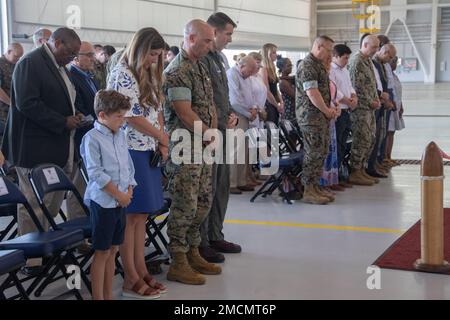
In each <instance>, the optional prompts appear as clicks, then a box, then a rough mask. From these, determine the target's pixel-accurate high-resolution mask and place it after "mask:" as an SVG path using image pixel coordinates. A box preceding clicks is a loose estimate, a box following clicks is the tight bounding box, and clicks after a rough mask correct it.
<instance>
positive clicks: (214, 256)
mask: <svg viewBox="0 0 450 320" xmlns="http://www.w3.org/2000/svg"><path fill="white" fill-rule="evenodd" d="M198 251H199V252H200V255H201V256H202V258H203V259H205V260H206V261H208V262H209V263H223V262H224V261H225V256H224V255H223V254H221V253H219V252H217V251H216V250H214V249H213V248H211V247H210V246H205V247H199V248H198Z"/></svg>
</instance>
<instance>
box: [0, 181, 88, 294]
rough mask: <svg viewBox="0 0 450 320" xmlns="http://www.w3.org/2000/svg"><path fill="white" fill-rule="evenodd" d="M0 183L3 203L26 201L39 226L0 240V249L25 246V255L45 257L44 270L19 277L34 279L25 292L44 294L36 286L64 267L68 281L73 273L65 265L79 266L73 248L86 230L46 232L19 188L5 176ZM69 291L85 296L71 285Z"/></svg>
mask: <svg viewBox="0 0 450 320" xmlns="http://www.w3.org/2000/svg"><path fill="white" fill-rule="evenodd" d="M0 185H1V190H2V191H3V192H2V194H1V195H0V205H12V204H15V205H18V204H21V205H23V206H24V207H25V209H26V211H27V212H28V214H29V215H30V217H31V219H32V220H33V222H34V224H35V225H36V228H37V229H38V231H37V232H32V233H28V234H26V235H23V236H20V237H17V238H14V239H11V240H7V241H3V242H0V250H22V251H23V253H24V257H25V259H34V258H41V259H42V261H43V270H42V271H41V272H40V273H39V274H38V275H37V276H31V277H26V278H24V279H21V280H20V282H21V283H25V282H27V281H29V280H32V283H31V284H30V286H29V287H28V288H27V289H26V294H27V295H28V296H29V295H31V294H32V293H33V292H34V294H35V296H37V297H38V296H40V295H41V294H42V290H43V288H42V290H41V288H39V290H36V292H35V289H36V288H37V286H38V285H39V284H40V283H41V282H42V281H43V283H51V282H53V281H54V277H55V275H56V273H57V272H58V271H61V272H62V274H63V276H64V278H65V279H66V281H68V280H69V278H70V276H69V275H68V273H67V270H66V266H65V265H66V264H70V265H74V266H78V267H79V264H78V261H77V260H76V258H75V256H74V254H73V251H74V250H75V248H76V247H77V246H78V245H80V244H81V243H82V242H83V238H84V237H83V231H82V230H79V229H77V230H52V231H49V232H45V231H44V228H43V227H42V225H41V223H40V221H39V219H38V217H37V216H36V214H35V212H34V211H33V209H32V208H31V206H30V204H29V203H28V201H27V199H26V198H25V196H24V195H23V194H22V192H21V191H20V190H19V188H18V187H17V186H16V185H15V184H14V183H13V182H11V181H10V180H9V179H8V178H6V177H0ZM52 269H53V270H52ZM55 270H56V271H55ZM81 276H82V275H81ZM82 278H83V276H82ZM83 280H84V279H83ZM4 289H8V287H7V286H6V287H4ZM68 293H72V294H74V295H75V297H76V298H77V299H78V300H83V298H82V296H81V294H80V293H79V291H78V290H76V289H72V290H70V291H69V292H68Z"/></svg>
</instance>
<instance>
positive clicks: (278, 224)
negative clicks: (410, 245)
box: [225, 220, 404, 233]
mask: <svg viewBox="0 0 450 320" xmlns="http://www.w3.org/2000/svg"><path fill="white" fill-rule="evenodd" d="M225 223H229V224H241V225H260V226H272V227H291V228H304V229H328V230H343V231H362V232H373V233H403V232H404V231H403V230H395V229H384V228H369V227H351V226H333V225H323V224H304V223H289V222H267V221H254V220H226V221H225Z"/></svg>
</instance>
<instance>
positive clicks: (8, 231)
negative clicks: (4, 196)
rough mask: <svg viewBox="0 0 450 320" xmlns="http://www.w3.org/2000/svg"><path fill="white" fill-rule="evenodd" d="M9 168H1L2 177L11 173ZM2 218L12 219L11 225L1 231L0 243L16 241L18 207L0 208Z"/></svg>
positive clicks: (0, 174) (7, 206) (5, 166)
mask: <svg viewBox="0 0 450 320" xmlns="http://www.w3.org/2000/svg"><path fill="white" fill-rule="evenodd" d="M8 167H9V166H7V165H4V166H0V176H2V177H6V176H8V173H10V172H11V171H10V170H8V169H7V168H8ZM9 176H10V178H12V177H11V174H9ZM0 218H4V219H10V221H9V223H8V224H7V225H6V227H4V229H3V230H0V241H3V240H5V239H6V240H10V239H14V238H15V237H16V236H17V233H18V229H17V206H16V205H6V206H0Z"/></svg>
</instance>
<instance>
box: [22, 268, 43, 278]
mask: <svg viewBox="0 0 450 320" xmlns="http://www.w3.org/2000/svg"><path fill="white" fill-rule="evenodd" d="M42 271H44V267H42V266H34V267H22V268H21V269H20V272H21V273H22V274H24V275H26V276H27V277H37V276H38V275H39V274H40V273H42Z"/></svg>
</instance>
